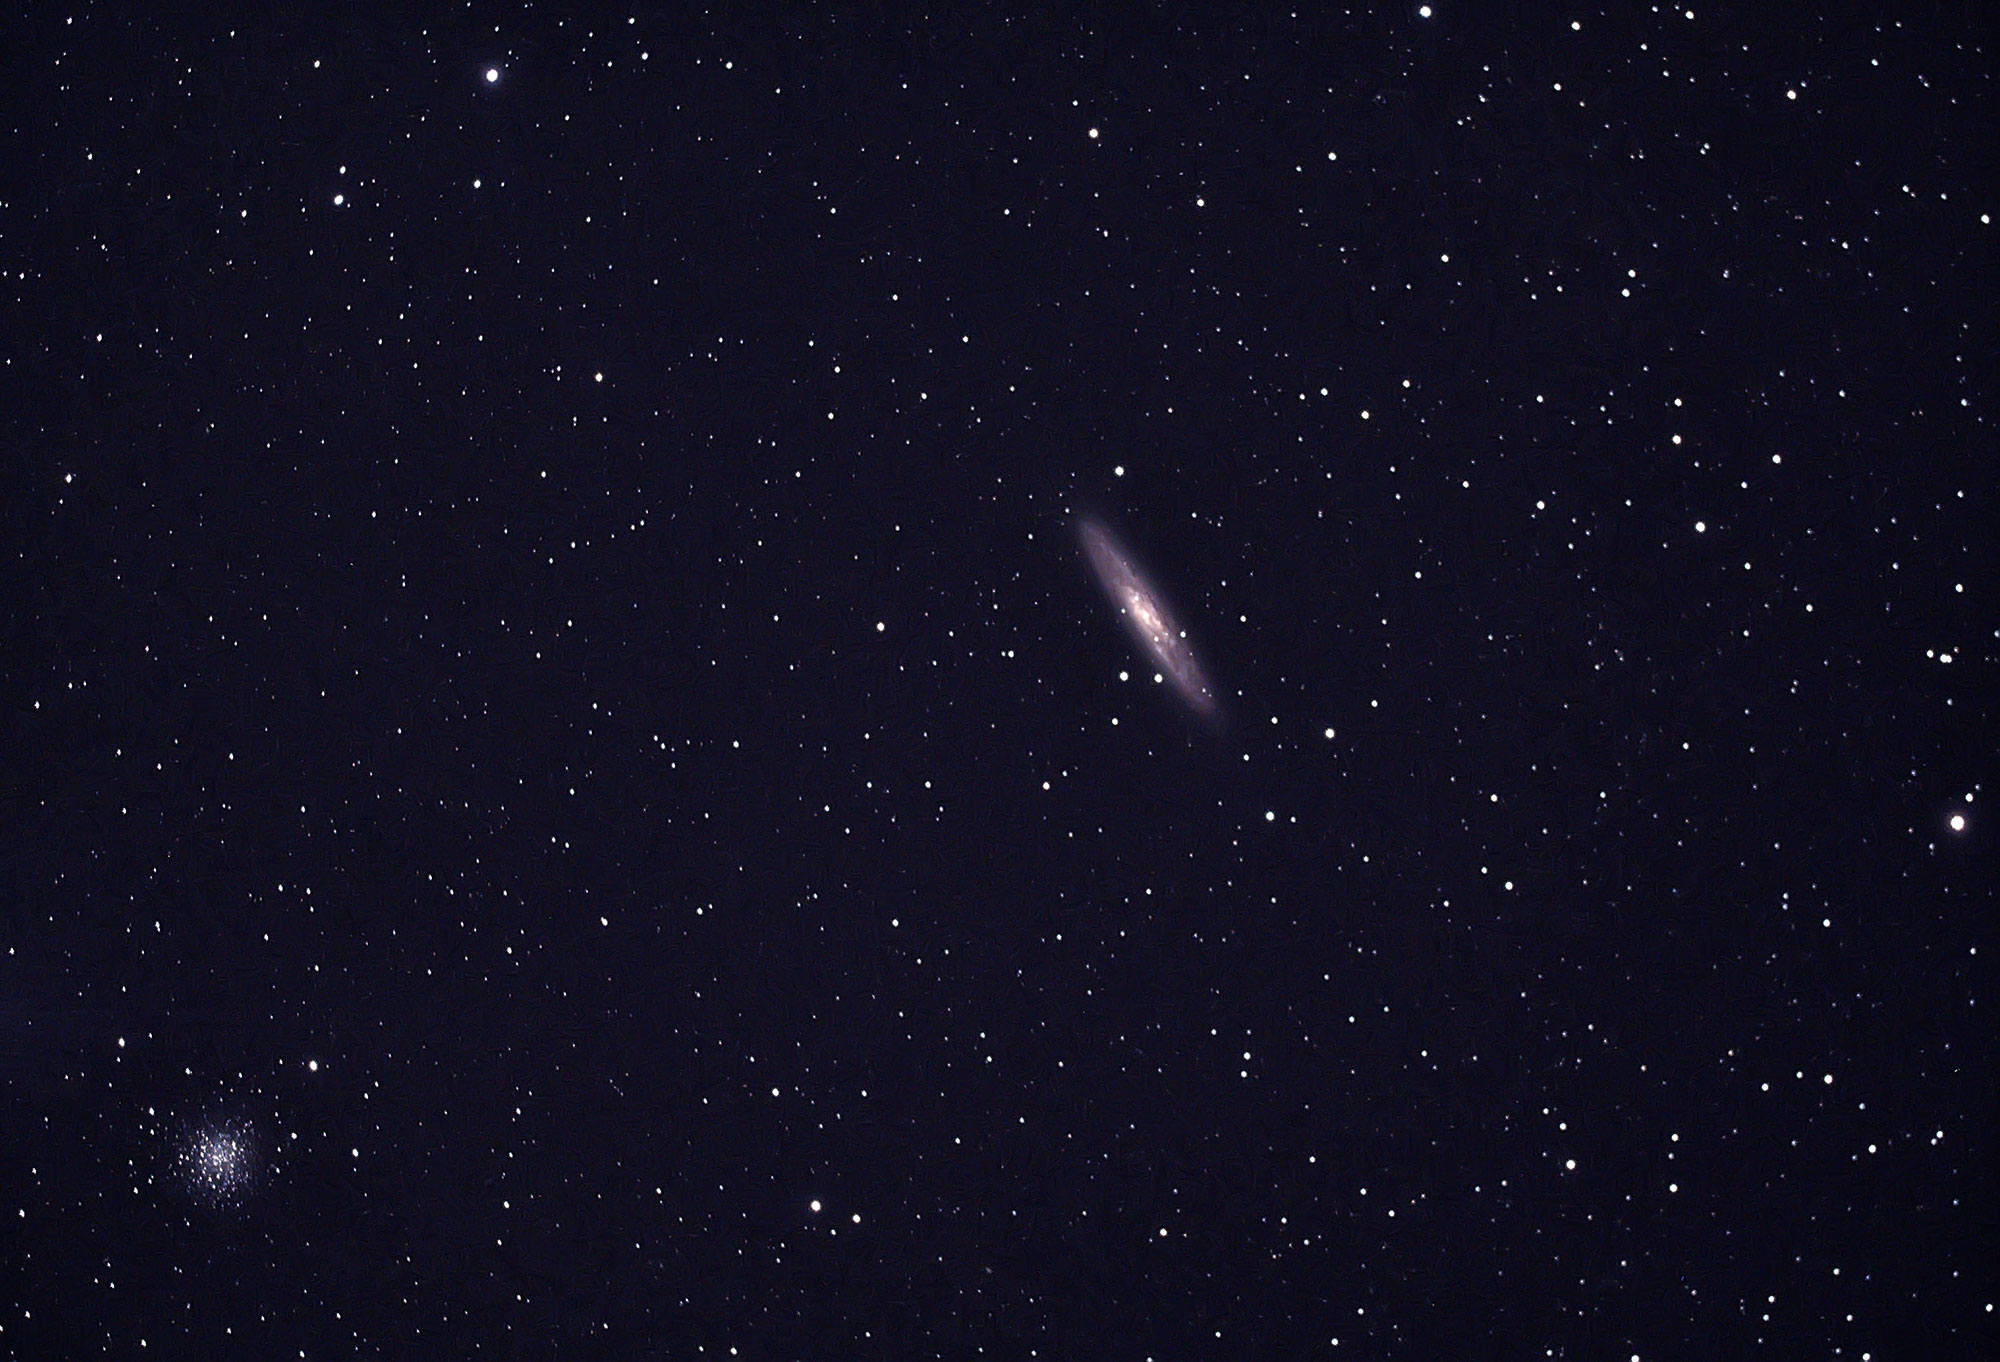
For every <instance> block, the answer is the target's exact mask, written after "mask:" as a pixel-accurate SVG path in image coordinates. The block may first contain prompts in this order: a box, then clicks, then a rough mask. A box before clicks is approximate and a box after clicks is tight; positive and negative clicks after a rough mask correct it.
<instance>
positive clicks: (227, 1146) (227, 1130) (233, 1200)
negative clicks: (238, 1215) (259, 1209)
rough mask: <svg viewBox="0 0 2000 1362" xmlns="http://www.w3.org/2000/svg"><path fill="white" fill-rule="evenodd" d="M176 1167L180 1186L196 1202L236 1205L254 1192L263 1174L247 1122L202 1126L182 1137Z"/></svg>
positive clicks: (228, 1121) (257, 1147)
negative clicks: (197, 1200)
mask: <svg viewBox="0 0 2000 1362" xmlns="http://www.w3.org/2000/svg"><path fill="white" fill-rule="evenodd" d="M176 1167H177V1170H178V1172H179V1175H180V1182H181V1185H182V1186H183V1187H185V1188H186V1189H187V1191H188V1192H189V1193H190V1194H192V1195H193V1196H195V1197H196V1198H198V1199H200V1200H202V1201H205V1202H208V1203H209V1204H211V1205H217V1206H233V1205H236V1204H237V1203H239V1202H241V1201H242V1200H243V1198H244V1197H246V1196H248V1195H249V1194H250V1193H251V1192H252V1191H254V1190H255V1189H256V1186H257V1182H258V1179H259V1178H260V1177H261V1175H262V1172H263V1158H262V1154H261V1152H260V1149H259V1145H258V1140H257V1132H256V1131H255V1130H254V1129H253V1128H252V1127H251V1126H250V1124H249V1123H248V1122H247V1121H241V1120H218V1121H209V1122H205V1123H203V1124H202V1125H200V1126H197V1127H195V1128H194V1129H192V1130H190V1131H189V1132H188V1133H187V1134H186V1135H185V1136H183V1137H182V1139H181V1143H180V1148H179V1149H178V1151H177V1153H176Z"/></svg>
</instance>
